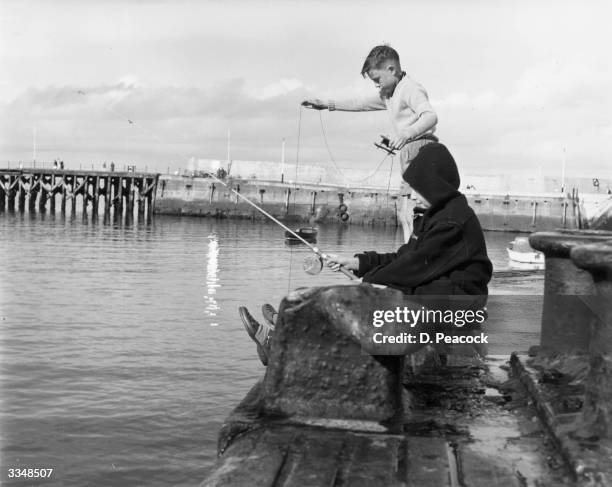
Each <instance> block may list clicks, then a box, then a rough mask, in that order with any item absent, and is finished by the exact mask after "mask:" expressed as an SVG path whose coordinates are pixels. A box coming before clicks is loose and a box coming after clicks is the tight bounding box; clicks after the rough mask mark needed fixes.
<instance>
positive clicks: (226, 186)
mask: <svg viewBox="0 0 612 487" xmlns="http://www.w3.org/2000/svg"><path fill="white" fill-rule="evenodd" d="M77 93H78V94H79V95H82V96H86V93H85V92H84V91H82V90H78V91H77ZM104 108H105V109H106V110H107V111H109V112H111V113H113V114H114V115H117V116H119V117H120V118H121V119H122V120H125V121H127V122H128V123H129V124H130V125H134V126H136V127H139V124H137V123H136V122H135V121H134V120H132V119H130V118H128V117H127V116H125V115H123V114H121V113H119V112H117V111H115V110H113V109H110V108H108V107H104ZM301 118H302V117H301V108H300V117H299V122H298V131H299V127H300V126H301ZM139 128H140V127H139ZM140 129H141V130H143V129H142V128H140ZM149 133H150V134H151V135H152V136H154V137H155V138H156V139H158V140H160V139H159V137H157V136H156V135H155V134H154V133H152V132H149ZM160 141H161V140H160ZM298 144H299V139H298ZM298 147H299V145H298ZM174 155H175V156H177V157H180V158H182V159H185V160H188V159H190V158H189V157H187V156H185V155H184V154H179V153H177V152H174ZM296 157H299V152H298V155H297V156H296ZM296 166H297V164H296ZM296 171H297V168H296ZM202 172H204V173H205V174H207V175H208V176H209V177H210V178H211V179H212V180H214V181H216V182H217V183H219V184H221V185H222V186H224V187H225V188H226V189H227V190H229V191H230V192H232V193H233V194H234V195H236V197H238V198H240V199H241V200H243V201H244V202H245V203H248V204H249V205H250V206H252V207H253V208H255V209H256V210H257V211H259V212H260V213H261V214H263V215H265V216H266V217H268V218H269V219H270V220H272V221H273V222H274V223H276V224H277V225H278V226H280V227H281V228H283V229H284V230H286V231H287V232H289V233H290V234H291V235H293V237H295V238H297V239H298V240H299V241H301V242H302V243H303V244H304V245H306V247H308V249H310V250H311V251H312V252H314V253H315V254H316V255H317V256H319V258H320V259H322V260H323V261H327V260H328V259H329V256H328V255H327V254H325V253H324V252H322V251H321V250H319V249H318V248H317V247H315V246H314V245H312V244H311V243H310V242H308V241H306V240H305V239H304V238H302V237H301V236H300V235H298V234H297V233H296V232H295V231H293V230H292V229H291V228H289V227H288V226H287V225H285V224H284V223H282V222H280V221H279V220H278V219H277V218H275V217H273V216H272V215H271V214H270V213H268V212H267V211H266V210H264V209H263V208H261V207H259V206H258V205H257V204H255V203H253V202H252V201H251V200H250V199H248V198H247V197H246V196H243V195H242V194H240V193H239V192H238V191H236V190H235V189H234V188H232V187H231V186H229V185H228V184H227V183H226V182H225V181H223V180H221V179H219V178H218V177H217V176H215V175H214V174H213V173H211V172H209V171H202ZM340 272H342V273H343V274H344V275H345V276H347V277H348V278H349V279H351V280H354V279H355V276H354V275H353V274H352V273H351V272H350V271H348V270H347V269H346V268H344V267H340Z"/></svg>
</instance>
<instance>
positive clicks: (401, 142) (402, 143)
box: [389, 135, 411, 150]
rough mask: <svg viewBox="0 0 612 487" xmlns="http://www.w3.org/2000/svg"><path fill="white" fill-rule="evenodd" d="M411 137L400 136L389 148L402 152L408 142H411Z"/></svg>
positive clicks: (392, 141)
mask: <svg viewBox="0 0 612 487" xmlns="http://www.w3.org/2000/svg"><path fill="white" fill-rule="evenodd" d="M410 139H411V137H409V136H408V135H398V136H397V137H395V138H394V139H393V140H391V142H390V143H389V147H390V148H391V149H392V150H400V149H401V148H402V147H404V146H405V145H406V144H407V143H408V142H410Z"/></svg>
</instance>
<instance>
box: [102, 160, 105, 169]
mask: <svg viewBox="0 0 612 487" xmlns="http://www.w3.org/2000/svg"><path fill="white" fill-rule="evenodd" d="M102 169H106V161H104V162H103V163H102Z"/></svg>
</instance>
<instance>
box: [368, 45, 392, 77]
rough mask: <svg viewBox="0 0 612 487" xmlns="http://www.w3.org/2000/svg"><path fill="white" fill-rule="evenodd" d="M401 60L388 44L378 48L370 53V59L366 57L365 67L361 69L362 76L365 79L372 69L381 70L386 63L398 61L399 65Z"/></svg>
mask: <svg viewBox="0 0 612 487" xmlns="http://www.w3.org/2000/svg"><path fill="white" fill-rule="evenodd" d="M399 60H400V58H399V54H398V53H397V51H396V50H395V49H393V48H392V47H391V46H389V45H388V44H383V45H382V46H376V47H374V48H373V49H372V50H371V51H370V54H368V57H366V60H365V62H364V63H363V67H362V68H361V75H362V76H364V77H365V75H366V74H367V72H368V71H369V70H370V69H376V68H380V66H381V65H382V63H384V62H385V61H396V62H397V63H399Z"/></svg>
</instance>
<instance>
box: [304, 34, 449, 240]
mask: <svg viewBox="0 0 612 487" xmlns="http://www.w3.org/2000/svg"><path fill="white" fill-rule="evenodd" d="M361 74H362V76H364V77H365V76H367V77H368V78H370V79H371V80H372V81H373V82H374V84H375V85H376V87H377V88H378V90H379V92H378V94H373V95H371V96H364V97H359V98H351V99H345V100H329V101H327V102H325V101H322V100H319V99H309V100H304V101H303V102H302V105H304V106H305V107H308V108H314V109H316V110H324V109H329V110H330V111H333V110H342V111H347V112H361V111H371V110H388V111H389V119H390V120H391V124H392V126H393V130H394V132H395V136H394V137H392V138H391V142H390V148H391V149H394V150H400V151H401V152H400V164H401V173H402V174H403V173H404V171H405V170H406V168H407V167H408V165H409V164H410V161H412V160H413V159H414V158H415V157H416V155H417V154H418V152H419V149H420V148H421V147H423V146H424V145H426V144H429V143H431V142H437V141H438V139H437V137H436V136H435V135H434V131H435V127H436V123H437V122H438V117H437V115H436V112H435V111H434V109H433V108H432V106H431V104H430V103H429V99H428V97H427V92H426V91H425V88H423V87H422V86H421V85H420V84H419V83H417V82H416V81H414V80H412V79H410V78H409V77H408V76H407V75H406V73H405V72H404V71H402V67H401V65H400V59H399V54H398V53H397V51H396V50H395V49H393V48H392V47H390V46H387V45H384V46H376V47H375V48H374V49H372V50H371V51H370V53H369V54H368V57H367V58H366V60H365V62H364V63H363V67H362V68H361ZM400 196H401V206H400V212H399V220H400V223H401V225H402V229H403V231H404V242H408V239H409V238H410V234H411V233H412V207H413V205H412V204H411V202H410V186H409V185H408V184H407V183H405V182H404V181H402V182H401V185H400Z"/></svg>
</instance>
